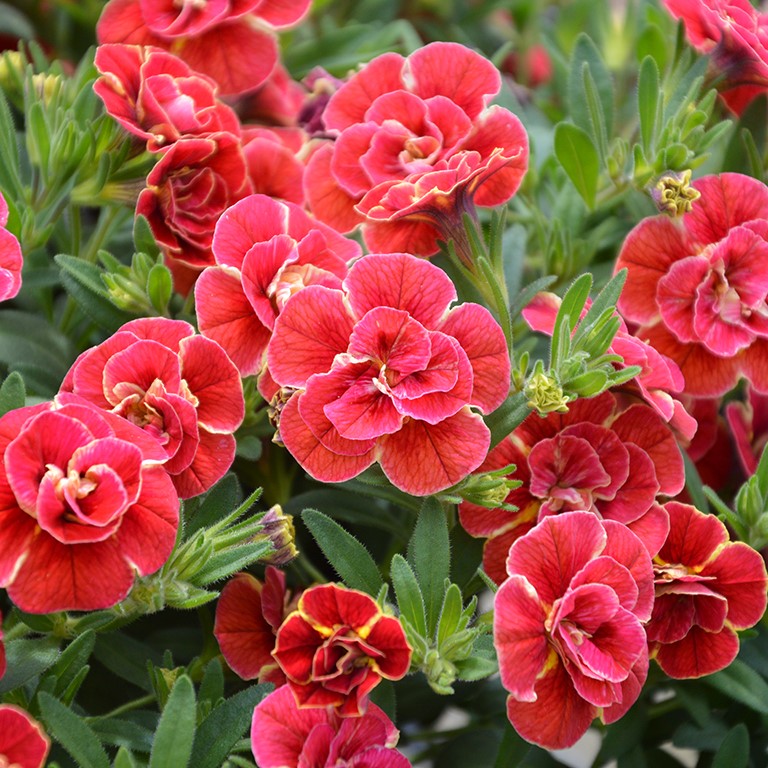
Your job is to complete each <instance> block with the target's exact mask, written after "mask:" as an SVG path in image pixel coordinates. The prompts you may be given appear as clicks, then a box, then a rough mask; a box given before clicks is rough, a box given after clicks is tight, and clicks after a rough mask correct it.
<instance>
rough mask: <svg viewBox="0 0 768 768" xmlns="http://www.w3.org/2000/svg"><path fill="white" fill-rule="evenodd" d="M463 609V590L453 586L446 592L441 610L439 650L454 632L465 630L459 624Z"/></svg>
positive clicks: (438, 624) (438, 631)
mask: <svg viewBox="0 0 768 768" xmlns="http://www.w3.org/2000/svg"><path fill="white" fill-rule="evenodd" d="M462 608H463V605H462V600H461V590H460V589H459V588H458V587H457V586H456V584H451V585H450V586H449V587H448V589H446V590H445V597H444V598H443V606H442V608H441V609H440V620H439V621H438V623H437V647H438V650H439V649H440V646H441V645H442V644H443V643H444V642H445V641H446V640H447V639H448V638H449V637H450V636H451V635H452V634H454V632H457V631H460V630H461V629H463V627H459V622H460V621H461V618H462Z"/></svg>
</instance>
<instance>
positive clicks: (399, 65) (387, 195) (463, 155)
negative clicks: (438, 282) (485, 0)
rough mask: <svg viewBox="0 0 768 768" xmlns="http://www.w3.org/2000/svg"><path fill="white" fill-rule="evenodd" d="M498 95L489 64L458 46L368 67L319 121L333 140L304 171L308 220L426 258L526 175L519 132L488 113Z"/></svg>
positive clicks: (392, 56)
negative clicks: (467, 214)
mask: <svg viewBox="0 0 768 768" xmlns="http://www.w3.org/2000/svg"><path fill="white" fill-rule="evenodd" d="M500 87H501V77H500V75H499V72H498V70H496V68H495V67H494V66H493V65H492V64H491V62H489V61H488V60H486V59H484V58H483V57H482V56H480V55H479V54H477V53H475V52H474V51H471V50H470V49H468V48H465V47H464V46H462V45H459V44H458V43H443V42H437V43H432V44H430V45H427V46H425V47H424V48H421V49H419V50H418V51H416V52H414V53H412V54H411V55H410V56H409V57H408V58H403V57H402V56H400V55H399V54H396V53H386V54H384V55H382V56H379V57H378V58H376V59H374V60H373V61H371V62H370V63H369V64H368V65H366V66H365V67H364V68H363V69H362V70H361V71H360V72H358V73H357V74H356V75H354V76H353V77H352V78H351V79H350V80H349V81H348V82H347V83H345V84H344V85H343V86H342V87H341V88H339V90H338V91H337V92H336V93H335V94H334V95H333V96H332V97H331V99H330V101H329V103H328V106H327V107H326V109H325V111H324V113H323V121H324V124H325V127H326V129H327V130H328V131H330V132H336V133H337V136H338V137H337V139H336V141H335V142H334V143H333V144H328V145H326V146H324V147H322V148H321V149H320V150H318V151H317V152H316V153H315V154H314V155H313V156H312V158H311V159H310V162H309V163H308V165H307V173H306V177H305V188H306V193H307V199H308V201H309V204H310V207H311V209H312V211H313V213H314V214H315V215H316V216H317V217H318V218H320V219H321V220H323V221H326V222H328V223H329V224H331V226H333V227H336V228H337V229H338V230H339V231H341V232H346V231H349V230H350V229H352V228H354V227H355V226H356V225H357V224H359V223H363V236H364V238H365V241H366V243H367V244H368V246H369V249H370V250H378V251H382V252H384V251H386V252H396V251H408V252H409V253H418V254H419V255H430V254H432V253H435V252H436V251H437V242H436V241H437V238H438V237H442V238H443V239H445V238H446V234H445V229H446V227H447V228H448V229H449V230H450V231H453V230H454V229H455V228H456V227H457V226H458V225H459V224H460V223H461V215H462V213H463V211H465V210H470V211H472V210H474V209H473V205H474V204H477V205H486V206H494V205H499V204H501V203H503V202H506V201H507V200H508V199H509V198H510V197H511V196H512V195H513V194H514V193H515V191H516V190H517V188H518V186H519V185H520V181H521V179H522V177H523V174H524V173H525V170H526V168H527V163H528V141H527V136H526V133H525V130H524V129H523V126H522V124H521V123H520V121H519V120H518V119H517V117H515V116H514V115H513V114H512V113H511V112H509V111H508V110H506V109H503V108H502V107H499V106H492V107H488V102H489V101H490V99H491V98H492V97H493V96H495V95H496V94H497V93H498V91H499V89H500ZM433 173H434V174H437V175H435V176H432V174H433ZM425 174H426V177H425V178H424V180H423V181H422V182H421V183H420V182H419V179H420V178H421V177H423V176H424V175H425ZM433 181H434V184H435V185H436V186H437V187H438V188H439V190H440V193H439V194H438V195H437V196H435V195H434V194H430V190H431V189H432V184H433ZM414 195H416V199H415V200H414V201H413V205H409V206H408V210H407V212H404V209H403V207H404V202H403V201H404V200H406V201H407V200H411V198H412V197H413V196H414Z"/></svg>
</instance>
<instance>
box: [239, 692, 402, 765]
mask: <svg viewBox="0 0 768 768" xmlns="http://www.w3.org/2000/svg"><path fill="white" fill-rule="evenodd" d="M399 736H400V734H399V733H398V730H397V728H395V726H394V724H393V723H392V721H391V720H390V719H389V718H388V717H387V716H386V715H385V714H384V712H383V711H382V710H381V709H380V708H379V707H377V706H376V705H375V704H372V703H370V702H369V704H368V708H367V709H366V710H365V712H363V713H362V714H361V715H360V717H339V715H338V714H337V712H336V710H335V709H334V708H333V707H320V708H313V709H306V708H299V707H297V706H296V700H295V699H294V697H293V695H292V694H291V691H290V690H289V688H288V687H287V686H283V687H282V688H278V689H277V690H276V691H273V692H272V693H270V694H269V696H267V697H266V698H265V699H264V700H263V701H262V702H261V703H260V704H259V705H258V706H257V707H256V709H255V710H254V712H253V721H252V724H251V748H252V750H253V756H254V758H255V759H256V762H257V764H258V765H259V766H260V768H410V765H411V763H410V762H409V761H408V759H407V758H406V757H405V756H404V755H403V754H402V753H401V752H399V751H398V750H396V749H394V746H395V744H397V740H398V738H399Z"/></svg>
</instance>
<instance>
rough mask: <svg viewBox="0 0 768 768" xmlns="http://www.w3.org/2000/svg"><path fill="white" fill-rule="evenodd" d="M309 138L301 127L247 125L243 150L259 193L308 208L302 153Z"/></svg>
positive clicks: (254, 188) (255, 190) (253, 183)
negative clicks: (305, 198) (305, 200)
mask: <svg viewBox="0 0 768 768" xmlns="http://www.w3.org/2000/svg"><path fill="white" fill-rule="evenodd" d="M306 138H307V137H306V134H305V133H304V131H302V130H301V129H300V128H258V127H246V128H243V152H244V154H245V161H246V164H247V167H248V177H249V178H250V180H251V185H252V186H253V191H254V192H255V193H257V194H262V195H268V196H269V197H276V198H279V199H280V200H284V201H285V202H287V203H295V204H296V205H299V206H301V207H304V185H303V182H304V162H303V160H302V159H301V158H300V153H301V151H302V148H303V146H304V143H305V141H306ZM317 225H318V228H319V226H320V222H317ZM328 229H330V227H329V228H328Z"/></svg>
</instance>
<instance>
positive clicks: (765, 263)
mask: <svg viewBox="0 0 768 768" xmlns="http://www.w3.org/2000/svg"><path fill="white" fill-rule="evenodd" d="M693 186H694V187H695V188H696V189H697V190H698V191H699V192H700V193H701V197H700V198H699V199H698V200H696V202H695V203H693V209H692V210H691V211H690V212H689V213H685V214H684V215H683V216H682V217H680V218H679V219H676V220H673V219H671V218H670V217H669V216H666V215H659V216H653V217H651V218H647V219H644V220H643V221H641V222H640V223H639V224H638V225H637V226H636V227H635V228H634V229H633V230H632V231H631V232H630V233H629V235H628V236H627V239H626V240H625V242H624V246H623V247H622V250H621V253H620V254H619V258H618V261H617V263H616V269H617V270H619V269H622V268H624V267H626V268H627V271H628V274H627V281H626V284H625V286H624V291H623V292H622V295H621V297H620V299H619V302H618V307H619V311H620V312H621V313H622V315H623V316H624V317H625V318H626V319H627V320H629V321H632V322H634V323H638V324H639V325H640V326H641V327H640V328H639V330H637V331H636V335H637V336H638V337H639V338H644V339H648V341H649V342H650V344H651V345H652V346H653V347H655V348H656V349H657V350H658V351H659V352H661V353H663V354H665V355H667V356H668V357H670V358H672V360H674V361H675V362H676V363H677V364H678V365H679V366H680V369H681V370H682V372H683V376H684V378H685V391H686V393H687V394H690V395H693V396H695V397H713V396H716V395H721V394H723V393H725V392H727V391H728V390H729V389H730V388H731V387H733V385H734V384H735V383H736V381H737V380H738V378H739V376H740V375H743V376H744V377H746V378H747V379H748V380H749V381H750V382H751V384H752V386H753V387H754V388H755V389H756V390H757V391H759V392H768V304H767V303H766V299H767V298H768V242H766V236H767V235H768V187H766V186H765V184H763V183H762V182H760V181H757V180H756V179H753V178H751V177H749V176H742V175H741V174H737V173H724V174H722V175H720V176H706V177H704V178H702V179H699V180H697V181H695V182H694V183H693Z"/></svg>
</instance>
